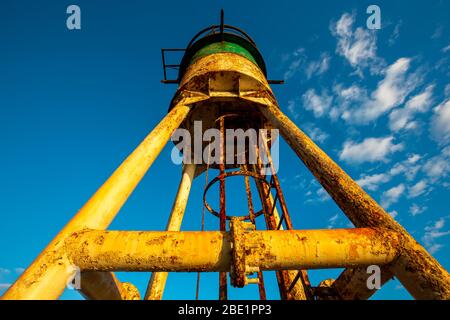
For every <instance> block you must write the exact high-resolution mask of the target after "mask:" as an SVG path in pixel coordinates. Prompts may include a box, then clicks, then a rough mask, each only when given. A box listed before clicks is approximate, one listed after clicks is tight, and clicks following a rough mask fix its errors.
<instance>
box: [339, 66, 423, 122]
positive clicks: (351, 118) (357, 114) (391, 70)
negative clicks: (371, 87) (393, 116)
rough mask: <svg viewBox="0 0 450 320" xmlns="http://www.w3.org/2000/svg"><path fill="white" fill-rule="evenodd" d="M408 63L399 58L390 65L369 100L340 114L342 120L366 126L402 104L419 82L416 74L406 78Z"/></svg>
mask: <svg viewBox="0 0 450 320" xmlns="http://www.w3.org/2000/svg"><path fill="white" fill-rule="evenodd" d="M410 63H411V60H410V59H408V58H400V59H398V60H397V61H396V62H395V63H393V64H392V65H390V66H389V67H388V68H387V69H386V71H385V77H384V79H383V80H381V81H380V82H379V83H378V86H377V88H376V89H375V91H373V92H372V94H371V96H370V99H367V100H366V101H364V102H363V104H362V105H357V106H355V107H354V108H352V110H347V112H345V113H343V114H342V118H343V119H344V120H346V121H347V122H350V123H355V124H367V123H369V122H371V121H374V120H376V119H378V118H379V117H380V116H382V115H383V114H385V113H387V112H389V111H390V110H392V109H393V108H395V107H397V106H398V105H400V104H402V103H403V102H404V100H405V98H406V97H407V96H408V94H409V93H410V92H411V91H412V90H414V89H415V88H416V87H417V85H418V83H419V82H420V78H419V76H418V75H417V74H412V75H409V76H407V71H408V69H409V66H410Z"/></svg>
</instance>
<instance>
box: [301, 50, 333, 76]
mask: <svg viewBox="0 0 450 320" xmlns="http://www.w3.org/2000/svg"><path fill="white" fill-rule="evenodd" d="M330 59H331V57H330V55H329V54H328V53H327V52H323V53H322V54H321V55H320V58H319V60H317V61H311V62H310V63H309V64H308V66H307V67H306V70H305V73H306V77H307V78H308V79H311V77H313V76H314V75H321V74H323V73H324V72H326V71H327V70H328V68H329V67H330Z"/></svg>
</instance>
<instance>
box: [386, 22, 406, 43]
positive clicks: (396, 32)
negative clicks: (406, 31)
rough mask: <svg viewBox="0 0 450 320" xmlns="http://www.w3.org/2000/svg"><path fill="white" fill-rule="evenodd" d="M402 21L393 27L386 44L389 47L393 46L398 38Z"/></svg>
mask: <svg viewBox="0 0 450 320" xmlns="http://www.w3.org/2000/svg"><path fill="white" fill-rule="evenodd" d="M402 24H403V21H402V20H400V21H399V22H398V23H397V24H396V25H395V27H394V30H393V31H392V34H391V36H390V37H389V40H388V43H389V45H390V46H392V45H394V43H395V41H397V39H398V37H399V36H400V27H401V26H402Z"/></svg>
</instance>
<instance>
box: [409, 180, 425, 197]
mask: <svg viewBox="0 0 450 320" xmlns="http://www.w3.org/2000/svg"><path fill="white" fill-rule="evenodd" d="M427 186H428V185H427V181H426V180H425V179H422V180H420V181H419V182H417V183H416V184H415V185H413V186H412V187H410V188H408V191H409V194H408V197H409V198H416V197H418V196H420V195H421V194H424V193H425V192H426V191H427Z"/></svg>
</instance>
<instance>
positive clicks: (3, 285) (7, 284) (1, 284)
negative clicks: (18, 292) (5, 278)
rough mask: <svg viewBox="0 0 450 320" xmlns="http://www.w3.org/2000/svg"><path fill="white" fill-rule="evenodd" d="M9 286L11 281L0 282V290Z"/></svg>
mask: <svg viewBox="0 0 450 320" xmlns="http://www.w3.org/2000/svg"><path fill="white" fill-rule="evenodd" d="M10 286H11V283H0V290H5V289H8V288H9V287H10Z"/></svg>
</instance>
